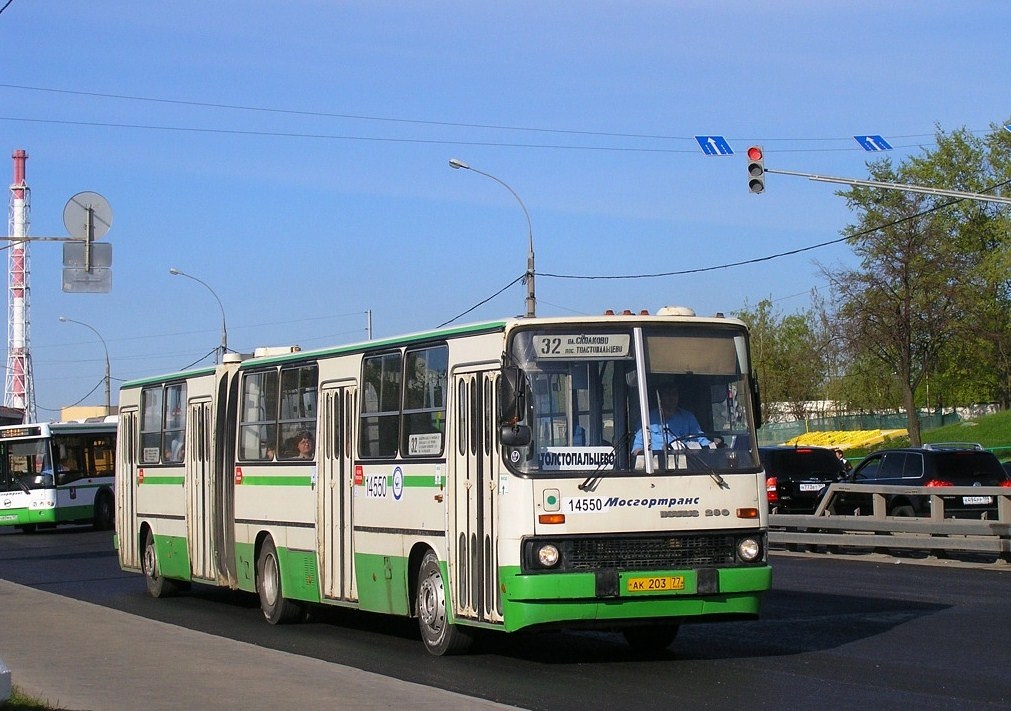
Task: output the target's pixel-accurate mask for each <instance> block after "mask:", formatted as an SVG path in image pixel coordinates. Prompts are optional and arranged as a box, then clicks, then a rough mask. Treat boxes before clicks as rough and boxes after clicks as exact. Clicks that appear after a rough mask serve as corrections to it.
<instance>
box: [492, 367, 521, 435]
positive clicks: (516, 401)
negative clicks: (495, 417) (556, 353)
mask: <svg viewBox="0 0 1011 711" xmlns="http://www.w3.org/2000/svg"><path fill="white" fill-rule="evenodd" d="M498 388H499V389H498V403H499V422H501V423H502V426H503V427H507V426H509V427H511V426H513V425H515V424H516V423H517V422H522V421H523V419H524V418H525V417H526V413H527V379H526V376H525V375H524V374H523V371H522V370H520V369H519V368H516V367H511V366H507V367H505V368H503V369H502V376H501V377H500V378H499V379H498Z"/></svg>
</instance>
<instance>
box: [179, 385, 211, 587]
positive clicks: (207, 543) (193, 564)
mask: <svg viewBox="0 0 1011 711" xmlns="http://www.w3.org/2000/svg"><path fill="white" fill-rule="evenodd" d="M188 410H189V412H188V413H187V416H186V427H187V429H188V430H189V431H188V432H187V433H186V437H185V442H186V448H185V450H184V451H183V462H184V465H185V467H186V486H187V490H188V491H187V497H186V508H187V511H186V521H187V524H188V528H189V531H188V535H187V538H188V540H189V558H190V573H191V574H192V575H193V577H196V578H202V579H204V580H215V581H216V580H217V569H216V565H215V557H214V530H215V528H214V525H213V523H214V521H215V520H216V519H217V515H218V512H217V511H216V510H214V508H213V502H214V500H215V499H214V495H213V492H212V491H211V483H212V482H211V476H210V472H211V465H212V462H211V458H210V451H209V450H210V447H209V446H208V445H209V437H210V427H211V401H210V399H209V398H201V399H199V400H198V399H196V398H194V399H193V400H190V402H189V405H188Z"/></svg>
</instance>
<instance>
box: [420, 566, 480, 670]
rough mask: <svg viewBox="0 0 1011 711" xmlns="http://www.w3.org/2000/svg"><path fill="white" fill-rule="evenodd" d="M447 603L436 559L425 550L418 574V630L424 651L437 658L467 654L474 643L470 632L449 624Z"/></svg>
mask: <svg viewBox="0 0 1011 711" xmlns="http://www.w3.org/2000/svg"><path fill="white" fill-rule="evenodd" d="M448 603H449V601H448V599H447V596H446V581H445V579H444V578H443V577H442V568H440V567H439V559H438V558H437V557H436V555H435V553H433V552H432V551H428V552H427V553H426V554H425V557H424V558H423V559H422V561H421V569H420V571H419V573H418V596H417V610H418V628H419V629H420V630H421V640H422V641H423V642H424V643H425V648H426V649H428V651H429V652H431V653H432V654H434V655H436V656H442V655H443V654H461V653H463V652H466V651H467V650H468V649H469V648H470V645H471V642H472V641H473V637H472V634H471V632H470V631H469V630H466V629H464V628H462V627H460V625H454V624H452V623H450V622H449V612H448Z"/></svg>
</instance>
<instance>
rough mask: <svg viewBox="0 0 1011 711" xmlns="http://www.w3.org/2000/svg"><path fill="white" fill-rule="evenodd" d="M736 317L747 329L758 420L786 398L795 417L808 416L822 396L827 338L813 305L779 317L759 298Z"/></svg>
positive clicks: (766, 419)
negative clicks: (759, 404)
mask: <svg viewBox="0 0 1011 711" xmlns="http://www.w3.org/2000/svg"><path fill="white" fill-rule="evenodd" d="M736 316H737V317H738V318H740V319H741V320H742V321H744V322H745V323H746V324H748V327H749V328H750V330H751V344H752V348H751V350H752V357H753V359H754V362H755V369H756V370H757V372H758V382H759V385H760V386H761V391H762V419H763V420H764V421H769V419H770V416H771V415H773V414H774V413H773V412H772V411H771V406H772V403H784V404H785V406H786V409H787V412H788V413H789V414H791V415H793V416H794V417H795V418H797V419H801V420H802V419H805V418H807V417H810V416H811V414H812V413H811V412H810V402H811V401H812V400H820V399H822V386H823V384H824V381H825V372H826V367H827V366H826V359H825V350H826V339H825V338H824V337H823V336H822V332H821V330H820V329H819V328H818V320H817V319H816V317H815V312H814V310H809V311H806V312H803V313H797V314H789V315H787V316H781V315H779V314H777V313H775V312H774V311H773V308H772V302H771V301H770V300H769V299H763V300H762V301H759V302H758V305H757V306H756V307H755V309H754V310H748V309H743V310H741V311H739V312H737V314H736Z"/></svg>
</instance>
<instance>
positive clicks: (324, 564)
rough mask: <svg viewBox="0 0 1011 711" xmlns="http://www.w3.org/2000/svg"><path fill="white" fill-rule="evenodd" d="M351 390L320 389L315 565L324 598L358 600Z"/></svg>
mask: <svg viewBox="0 0 1011 711" xmlns="http://www.w3.org/2000/svg"><path fill="white" fill-rule="evenodd" d="M356 392H357V391H356V390H355V388H354V387H353V386H351V385H347V386H332V385H328V386H324V388H323V393H322V395H323V399H322V402H321V403H320V431H319V433H318V436H317V440H318V441H317V451H318V452H319V470H318V472H319V476H318V482H317V501H318V505H317V513H316V535H317V537H318V539H319V540H318V545H317V551H318V559H317V565H318V566H319V571H320V582H321V584H322V593H323V597H325V598H330V599H333V600H357V599H358V592H357V588H356V586H355V580H354V545H353V540H352V530H353V529H352V523H353V522H352V512H353V510H354V509H353V507H352V506H351V494H352V488H351V487H352V486H353V485H354V477H353V476H352V475H351V472H352V464H351V453H352V452H353V451H354V450H353V447H352V445H353V443H354V441H355V439H354V433H355V425H356V423H357V419H356V418H355V412H356V409H355V395H356Z"/></svg>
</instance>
